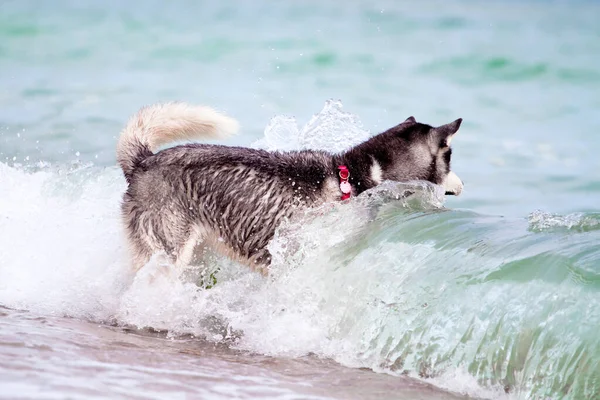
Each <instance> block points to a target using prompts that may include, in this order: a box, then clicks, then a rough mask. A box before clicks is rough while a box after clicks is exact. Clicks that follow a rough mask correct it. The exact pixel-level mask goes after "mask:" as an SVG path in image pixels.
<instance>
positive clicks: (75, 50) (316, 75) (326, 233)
mask: <svg viewBox="0 0 600 400" xmlns="http://www.w3.org/2000/svg"><path fill="white" fill-rule="evenodd" d="M598 15H600V6H599V5H597V4H596V3H593V2H571V3H569V4H567V3H561V2H541V1H527V2H514V1H493V2H472V1H452V2H436V1H425V2H420V3H418V4H416V3H415V4H408V3H406V4H404V3H402V4H397V3H396V2H385V1H380V2H369V3H368V4H366V3H360V2H344V3H334V2H330V3H326V2H316V1H315V2H313V1H306V2H302V3H300V2H296V3H273V2H267V1H259V2H241V1H239V2H223V3H216V2H214V3H213V2H197V1H175V2H170V3H168V4H167V3H162V2H143V3H142V2H138V1H132V2H127V3H125V2H123V3H121V2H117V1H108V2H105V3H98V2H91V1H90V2H79V1H78V2H75V1H67V0H63V1H55V2H44V3H42V2H27V1H24V2H4V3H2V4H0V39H1V40H0V72H1V73H0V82H1V83H2V85H1V86H0V105H1V107H0V188H1V190H0V306H1V307H2V308H0V326H1V328H0V397H3V398H11V399H14V398H115V397H122V398H165V397H169V398H210V399H217V398H282V399H284V398H285V399H288V398H344V399H346V398H356V399H366V398H373V399H379V398H401V399H418V398H423V399H446V398H448V399H450V398H461V397H463V396H471V397H476V398H490V399H504V398H510V399H513V398H514V399H546V398H550V399H559V398H560V399H563V398H566V399H596V398H598V396H600V335H598V331H599V328H600V311H599V307H600V207H599V206H598V200H599V199H600V160H599V158H598V157H597V150H596V148H597V147H598V145H599V144H600V135H598V133H597V132H598V131H600V114H599V113H598V112H597V110H598V108H599V107H600V73H599V72H598V71H597V68H596V67H595V66H597V65H600V40H598V39H599V37H600V25H599V24H598V23H597V21H598V17H597V16H598ZM168 100H183V101H189V102H193V103H203V104H209V105H213V106H215V107H217V108H219V109H222V110H224V111H226V112H228V113H229V114H230V115H232V116H234V117H236V118H237V119H239V120H240V122H241V124H242V131H241V133H240V135H239V136H238V137H236V138H235V139H233V140H230V141H229V142H228V143H229V144H237V145H246V146H253V147H257V148H267V149H270V150H276V149H277V150H290V149H300V148H313V149H326V150H330V151H342V150H344V149H346V148H348V147H350V146H352V145H353V144H356V143H359V142H360V141H362V140H364V139H365V138H368V137H369V136H370V135H373V134H375V133H377V132H380V131H382V130H384V129H386V128H388V127H390V126H393V125H395V124H397V123H398V122H401V121H403V120H404V119H406V118H407V117H408V116H410V115H414V116H415V117H416V119H417V120H418V121H422V122H425V123H429V124H432V125H441V124H444V123H447V122H450V121H452V120H454V119H456V118H458V117H462V118H464V123H463V126H462V127H461V130H460V131H459V133H458V134H457V136H456V138H455V140H453V161H452V162H453V170H454V171H455V172H456V173H457V174H458V175H459V176H460V177H461V178H462V179H463V181H464V182H465V191H464V193H463V194H462V195H461V196H460V197H458V198H446V197H445V196H444V195H443V193H441V192H440V188H439V187H436V186H435V185H431V184H427V183H425V182H410V183H403V184H399V183H393V182H386V183H385V184H384V185H382V186H381V187H379V188H377V189H375V190H372V191H370V192H367V193H365V194H364V195H362V196H359V197H358V198H355V199H353V200H352V201H351V202H350V203H348V204H336V205H332V206H331V205H330V206H327V207H322V208H319V209H316V210H311V211H308V212H306V213H305V214H303V215H300V216H298V217H297V218H296V219H294V220H292V221H288V222H286V223H285V224H284V225H283V226H281V227H280V229H279V230H278V232H277V234H276V236H275V238H274V239H273V241H272V242H271V243H270V245H269V249H270V250H271V253H272V254H273V265H272V267H271V271H270V275H269V277H268V278H264V277H262V276H259V275H257V274H255V273H252V272H249V271H248V270H247V269H245V268H243V267H241V266H239V265H236V264H235V263H232V262H230V261H228V260H225V259H222V258H219V257H214V258H211V259H210V260H208V261H207V264H206V265H205V267H206V269H207V271H209V272H212V273H214V276H215V277H216V278H217V284H216V285H214V286H212V285H207V284H206V282H207V280H206V279H204V278H205V277H206V271H200V270H196V269H191V270H190V271H186V272H185V273H184V274H183V275H179V274H178V273H177V272H176V270H174V269H172V268H170V266H169V265H168V263H167V262H166V261H165V259H164V257H163V256H162V255H161V254H157V255H156V256H155V257H154V258H153V259H152V260H151V261H150V262H149V263H148V264H147V265H146V266H145V267H144V268H143V269H142V270H140V271H139V273H137V274H136V275H133V274H132V273H131V272H130V270H129V269H128V255H127V249H126V243H125V240H124V236H123V232H122V228H121V226H120V220H119V203H120V199H121V195H122V193H123V191H124V190H125V187H126V183H125V180H124V178H123V177H122V174H121V172H120V170H119V169H118V168H117V167H116V166H115V159H114V149H115V145H116V138H117V137H118V134H119V131H120V129H121V128H122V126H123V125H124V123H125V121H126V119H127V118H128V116H129V115H130V114H132V113H134V112H135V111H136V110H137V109H138V108H139V107H141V106H143V105H146V104H149V103H153V102H157V101H168ZM409 194H410V195H409ZM209 286H212V287H210V288H209Z"/></svg>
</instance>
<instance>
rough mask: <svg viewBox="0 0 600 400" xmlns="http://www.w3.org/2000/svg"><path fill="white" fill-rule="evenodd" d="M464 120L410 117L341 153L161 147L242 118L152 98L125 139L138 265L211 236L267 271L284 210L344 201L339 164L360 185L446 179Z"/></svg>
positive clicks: (185, 256) (223, 129) (122, 149)
mask: <svg viewBox="0 0 600 400" xmlns="http://www.w3.org/2000/svg"><path fill="white" fill-rule="evenodd" d="M460 121H461V120H457V121H454V122H453V123H451V124H448V125H444V126H442V127H439V128H433V127H431V126H429V125H425V124H420V123H417V122H416V121H415V120H414V118H412V117H410V118H408V119H407V120H406V121H404V122H403V123H401V124H399V125H397V126H395V127H393V128H391V129H389V130H387V131H386V132H384V133H381V134H379V135H377V136H374V137H372V138H371V139H369V140H368V141H366V142H364V143H362V144H360V145H358V146H356V147H354V148H352V149H350V150H348V151H347V152H345V153H342V154H330V153H327V152H324V151H313V150H305V151H293V152H268V151H264V150H256V149H250V148H243V147H229V146H221V145H209V144H187V145H181V146H176V147H172V148H168V149H165V150H162V151H159V152H157V153H154V152H155V151H156V150H157V148H158V147H159V146H162V145H165V144H168V143H169V142H170V141H175V140H183V139H191V138H199V137H207V138H219V137H225V136H227V135H228V134H231V133H233V132H234V131H235V130H237V126H238V125H237V122H235V121H234V120H232V119H230V118H228V117H226V116H224V115H222V114H220V113H217V112H216V111H214V110H212V109H210V108H207V107H201V106H188V105H185V104H182V103H171V104H166V105H156V106H151V107H147V108H144V109H142V110H140V112H139V113H138V114H136V115H135V116H134V117H132V119H131V120H130V121H129V123H128V124H127V126H126V128H125V130H124V131H123V133H122V135H121V138H120V141H119V144H118V147H117V160H118V162H119V164H120V165H121V167H122V169H123V172H124V174H125V177H126V179H127V182H128V188H127V191H126V193H125V195H124V197H123V204H122V215H123V222H124V225H125V229H126V232H127V236H128V240H129V245H130V248H131V251H132V262H133V267H134V268H135V269H139V268H141V267H142V266H143V265H144V264H145V263H146V262H147V261H148V260H149V258H150V257H151V256H152V254H154V253H156V252H159V251H165V252H166V253H167V254H169V255H170V256H171V257H172V260H173V261H174V262H175V263H177V264H179V265H182V266H183V265H187V264H188V263H189V262H190V261H191V258H192V255H193V249H194V247H195V246H196V245H197V244H198V243H203V244H206V245H208V246H210V247H212V248H214V249H215V250H217V251H219V252H221V253H223V254H226V255H227V256H229V257H231V258H233V259H236V260H238V261H241V262H243V263H245V264H248V265H249V266H251V267H252V268H254V269H256V270H259V271H261V272H263V273H266V270H267V267H268V265H269V263H270V261H271V257H270V254H269V252H268V250H267V244H268V243H269V241H270V240H271V238H272V237H273V235H274V232H275V229H276V227H277V226H278V225H279V224H280V223H281V222H282V221H283V220H284V219H285V218H289V217H291V216H292V214H293V213H294V212H295V211H297V210H299V209H303V208H306V207H313V206H317V205H320V204H323V203H325V202H332V201H339V199H340V195H341V192H340V190H339V186H338V185H339V181H338V171H337V167H338V166H339V165H342V164H343V165H346V166H347V167H348V169H349V170H350V178H349V182H350V183H351V185H352V194H353V195H358V194H360V193H361V192H363V191H365V190H368V189H370V188H372V187H374V186H376V185H378V184H379V183H381V182H382V181H383V180H395V181H410V180H428V181H430V182H433V183H436V184H443V183H444V182H445V180H446V178H447V177H448V175H449V173H450V155H451V150H450V148H449V146H448V145H447V144H448V143H449V141H450V139H451V137H452V135H453V134H454V133H455V132H456V131H457V130H458V127H459V126H460ZM461 188H462V183H461ZM455 191H456V190H455ZM456 194H458V193H456Z"/></svg>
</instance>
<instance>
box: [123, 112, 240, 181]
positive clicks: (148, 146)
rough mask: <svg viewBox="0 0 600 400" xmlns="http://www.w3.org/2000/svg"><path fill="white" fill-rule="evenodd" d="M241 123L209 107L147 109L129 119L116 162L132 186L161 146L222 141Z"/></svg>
mask: <svg viewBox="0 0 600 400" xmlns="http://www.w3.org/2000/svg"><path fill="white" fill-rule="evenodd" d="M238 128H239V124H238V122H237V121H236V120H235V119H233V118H230V117H227V116H225V115H223V114H220V113H219V112H217V111H215V110H213V109H212V108H210V107H205V106H193V105H188V104H185V103H166V104H155V105H152V106H148V107H144V108H142V109H141V110H140V111H138V112H137V114H135V115H134V116H133V117H131V118H130V119H129V122H127V125H126V126H125V129H123V131H122V132H121V137H120V138H119V143H118V144H117V162H118V163H119V165H120V166H121V169H122V170H123V173H124V174H125V178H127V181H128V182H129V181H130V180H131V176H132V175H133V170H134V169H135V167H136V166H137V164H138V163H140V162H141V161H142V160H144V159H145V158H146V157H148V156H150V155H152V154H153V152H154V151H156V149H158V148H159V147H160V146H163V145H165V144H168V143H170V142H175V141H180V140H190V139H199V138H206V139H222V138H225V137H227V136H230V135H232V134H234V133H236V132H237V130H238Z"/></svg>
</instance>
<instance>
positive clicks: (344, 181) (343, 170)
mask: <svg viewBox="0 0 600 400" xmlns="http://www.w3.org/2000/svg"><path fill="white" fill-rule="evenodd" d="M338 169H339V171H340V172H339V175H340V190H341V191H342V197H341V199H342V200H346V199H348V198H350V195H351V194H352V186H351V185H350V182H348V178H350V171H348V167H346V166H345V165H340V166H339V167H338Z"/></svg>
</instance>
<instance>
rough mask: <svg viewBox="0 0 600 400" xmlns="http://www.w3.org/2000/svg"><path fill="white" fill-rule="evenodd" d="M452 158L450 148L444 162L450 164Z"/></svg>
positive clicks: (445, 154)
mask: <svg viewBox="0 0 600 400" xmlns="http://www.w3.org/2000/svg"><path fill="white" fill-rule="evenodd" d="M450 158H452V149H451V148H450V147H448V150H446V152H445V153H444V161H445V162H446V164H450Z"/></svg>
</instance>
